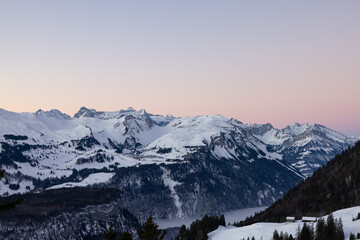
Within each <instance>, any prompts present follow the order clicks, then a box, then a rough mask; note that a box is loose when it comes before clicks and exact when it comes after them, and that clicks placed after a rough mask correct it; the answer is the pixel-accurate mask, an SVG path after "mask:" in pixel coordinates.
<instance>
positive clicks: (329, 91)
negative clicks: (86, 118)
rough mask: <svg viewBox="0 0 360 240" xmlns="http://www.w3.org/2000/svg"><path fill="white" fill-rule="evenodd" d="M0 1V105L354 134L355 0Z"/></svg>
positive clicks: (359, 75)
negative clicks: (131, 111) (136, 112)
mask: <svg viewBox="0 0 360 240" xmlns="http://www.w3.org/2000/svg"><path fill="white" fill-rule="evenodd" d="M204 3H205V2H202V1H200V2H198V3H193V2H192V1H182V2H181V3H180V2H178V3H174V2H172V3H169V2H165V1H155V2H152V3H151V4H149V3H147V2H146V1H143V2H141V1H140V2H138V3H137V4H135V3H119V2H117V1H114V2H113V1H109V2H108V3H107V4H104V3H101V2H92V1H90V2H85V1H77V2H76V3H72V2H71V1H69V2H64V1H59V2H43V1H34V2H31V3H28V2H26V1H24V2H23V4H15V3H13V2H11V1H9V2H2V3H0V29H2V32H1V34H0V53H1V54H0V80H1V87H0V107H1V108H4V109H7V110H10V111H15V112H22V111H29V112H34V111H36V110H38V109H40V108H41V109H44V110H49V109H52V108H56V109H59V110H61V111H63V112H66V113H68V114H70V115H73V114H74V113H75V112H76V111H77V110H78V109H79V108H80V107H81V106H87V107H89V108H95V109H97V110H109V111H110V110H112V111H113V110H119V109H125V108H127V107H129V106H132V107H134V108H136V109H140V108H145V109H146V110H147V111H148V112H151V113H158V114H167V113H170V114H173V115H175V116H189V115H202V114H221V115H224V116H226V117H234V118H237V119H239V120H240V121H242V122H245V123H267V122H270V123H272V124H273V125H274V126H275V127H279V128H281V127H284V126H286V125H288V124H291V123H294V122H299V123H305V122H308V123H311V124H312V123H320V124H323V125H326V126H328V127H330V128H333V129H335V130H338V131H340V132H342V133H345V134H347V135H360V124H359V123H360V111H359V110H358V109H359V107H358V105H359V103H360V93H359V91H360V66H359V63H360V44H359V43H360V32H359V30H358V29H359V26H358V23H359V22H360V15H359V14H358V13H359V12H360V2H359V1H349V2H348V3H347V4H344V3H340V2H335V1H334V2H333V1H319V2H318V1H317V2H316V3H314V2H313V1H302V2H301V3H300V2H299V3H296V2H276V3H271V4H270V3H268V2H266V1H264V2H261V3H260V2H258V3H241V2H239V1H229V2H227V4H219V3H218V2H215V1H206V4H204Z"/></svg>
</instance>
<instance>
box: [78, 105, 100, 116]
mask: <svg viewBox="0 0 360 240" xmlns="http://www.w3.org/2000/svg"><path fill="white" fill-rule="evenodd" d="M96 113H97V112H96V110H95V109H88V108H86V107H81V108H80V110H79V111H78V112H77V113H75V115H74V118H80V117H95V114H96Z"/></svg>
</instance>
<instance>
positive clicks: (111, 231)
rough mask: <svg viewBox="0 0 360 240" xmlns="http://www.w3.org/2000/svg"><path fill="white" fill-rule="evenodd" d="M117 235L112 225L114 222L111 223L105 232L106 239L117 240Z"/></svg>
mask: <svg viewBox="0 0 360 240" xmlns="http://www.w3.org/2000/svg"><path fill="white" fill-rule="evenodd" d="M116 236H117V232H115V230H114V229H113V227H112V224H110V226H109V228H108V229H106V231H105V233H104V237H105V239H106V240H117V239H116Z"/></svg>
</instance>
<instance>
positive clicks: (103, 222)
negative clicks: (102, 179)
mask: <svg viewBox="0 0 360 240" xmlns="http://www.w3.org/2000/svg"><path fill="white" fill-rule="evenodd" d="M22 197H23V198H24V201H23V202H22V203H21V204H20V205H18V206H16V208H15V209H14V210H12V211H9V212H6V213H4V214H1V215H0V236H1V239H34V240H36V239H39V240H40V239H64V240H65V239H100V238H102V237H103V234H104V232H105V229H107V228H108V226H109V225H110V224H112V225H113V226H114V228H115V229H116V230H117V231H119V232H123V231H124V230H130V231H135V230H136V229H137V228H138V227H139V226H140V224H139V222H138V220H137V219H136V218H135V217H134V216H133V215H132V214H131V213H130V212H129V211H128V210H126V209H125V208H123V203H122V201H121V191H119V190H117V189H96V188H93V189H86V188H73V189H58V190H51V191H45V192H44V193H38V194H25V195H23V196H22ZM13 198H16V196H14V197H7V198H1V199H0V201H1V202H4V201H11V200H12V199H13Z"/></svg>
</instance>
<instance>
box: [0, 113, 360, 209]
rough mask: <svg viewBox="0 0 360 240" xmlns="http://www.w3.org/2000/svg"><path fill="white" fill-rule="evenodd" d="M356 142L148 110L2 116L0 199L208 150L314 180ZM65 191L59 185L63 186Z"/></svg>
mask: <svg viewBox="0 0 360 240" xmlns="http://www.w3.org/2000/svg"><path fill="white" fill-rule="evenodd" d="M356 140H357V138H347V137H346V136H344V135H342V134H340V133H337V132H335V131H333V130H331V129H328V128H326V127H324V126H321V125H318V124H315V125H309V124H303V125H301V124H298V123H297V124H293V125H289V126H288V127H286V128H284V129H281V130H279V129H275V128H274V127H273V126H272V125H271V124H254V125H250V124H243V123H241V122H240V121H238V120H235V119H228V118H225V117H223V116H218V115H217V116H212V115H205V116H195V117H182V118H175V117H173V116H171V115H167V116H161V115H154V114H150V113H147V112H146V111H145V110H144V109H142V110H139V111H136V110H135V109H133V108H128V109H126V110H120V111H114V112H102V111H96V110H95V109H88V108H85V107H82V108H81V109H80V110H79V112H78V113H76V114H75V116H74V117H73V118H71V117H70V116H68V115H67V114H64V113H62V112H60V111H59V110H56V109H53V110H50V111H43V110H39V111H37V112H36V113H14V112H10V111H6V110H4V109H0V164H1V165H2V168H4V169H5V170H6V173H7V174H6V176H5V178H4V179H2V181H1V183H0V187H1V189H0V193H1V194H2V195H7V194H14V193H23V192H26V191H31V190H33V189H35V188H36V186H34V184H32V183H31V182H32V180H41V181H43V180H46V179H50V178H55V179H60V178H62V177H66V178H71V181H67V182H70V183H71V184H70V185H77V184H78V185H79V184H80V185H84V184H85V185H86V183H89V184H92V182H91V181H89V182H83V179H84V178H86V176H85V177H83V179H80V178H75V175H74V171H82V170H91V171H89V174H90V173H94V172H95V173H99V174H100V173H104V174H105V172H106V173H109V172H110V173H111V172H114V171H115V168H123V167H131V166H139V165H144V164H174V163H181V162H185V161H186V159H187V156H189V154H194V153H197V152H199V151H204V149H207V150H208V151H209V152H210V153H211V154H212V156H213V157H214V158H216V159H217V160H218V161H240V162H241V161H246V162H248V163H254V162H256V161H257V159H267V160H276V161H278V163H279V164H281V165H282V166H284V167H285V168H287V169H288V170H290V171H291V172H293V173H294V174H295V175H298V176H302V175H305V176H309V175H311V173H312V172H313V171H314V170H315V169H316V168H318V167H320V166H322V165H323V164H325V163H326V161H327V160H329V159H330V158H332V157H333V156H335V155H336V154H338V153H339V152H341V151H342V150H344V149H345V148H347V147H348V146H351V145H353V144H354V142H355V141H356ZM290 164H291V165H292V166H290ZM104 168H105V169H106V171H105V172H104V170H102V169H104ZM299 172H300V173H299ZM88 176H89V175H88ZM99 176H100V175H99ZM166 176H170V175H165V176H164V179H168V180H169V181H170V179H169V178H168V177H166ZM164 181H165V180H164ZM169 183H170V182H167V183H166V184H169ZM61 184H65V183H64V182H61ZM61 184H56V185H59V186H65V185H61ZM167 186H169V187H170V189H172V190H174V188H173V187H172V188H171V185H167ZM48 187H52V186H48ZM172 193H174V192H173V191H172ZM174 198H175V200H176V194H175V195H174ZM179 204H180V202H177V205H176V206H177V207H179V206H180V208H181V205H179ZM179 214H180V213H179ZM180 215H181V214H180Z"/></svg>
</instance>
